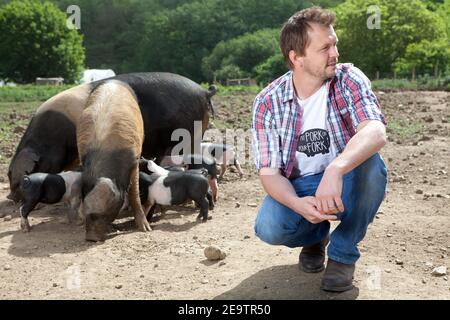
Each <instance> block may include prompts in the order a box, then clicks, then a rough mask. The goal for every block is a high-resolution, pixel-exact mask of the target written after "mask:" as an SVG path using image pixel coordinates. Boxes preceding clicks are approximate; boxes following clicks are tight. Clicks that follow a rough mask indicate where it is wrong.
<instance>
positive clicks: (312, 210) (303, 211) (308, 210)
mask: <svg viewBox="0 0 450 320" xmlns="http://www.w3.org/2000/svg"><path fill="white" fill-rule="evenodd" d="M317 202H318V201H317V199H316V198H315V197H303V198H299V197H296V198H295V200H293V202H292V203H291V208H292V210H294V211H296V212H297V213H298V214H300V215H302V217H303V218H305V219H306V220H308V221H309V222H311V223H313V224H317V223H320V222H322V221H325V220H336V219H337V217H336V216H335V215H327V214H322V213H320V212H319V211H318V210H317Z"/></svg>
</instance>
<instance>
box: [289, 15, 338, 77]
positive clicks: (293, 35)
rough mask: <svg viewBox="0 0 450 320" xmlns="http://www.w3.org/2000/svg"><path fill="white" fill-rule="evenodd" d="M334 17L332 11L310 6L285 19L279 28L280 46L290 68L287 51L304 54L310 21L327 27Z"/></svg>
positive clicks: (290, 63)
mask: <svg viewBox="0 0 450 320" xmlns="http://www.w3.org/2000/svg"><path fill="white" fill-rule="evenodd" d="M335 19H336V14H335V13H334V12H330V11H327V10H324V9H322V8H320V7H311V8H308V9H303V10H301V11H299V12H297V13H295V14H294V15H293V16H292V17H290V18H289V20H288V21H286V23H285V24H284V25H283V29H282V30H281V37H280V48H281V52H282V53H283V56H284V60H285V61H286V64H287V65H288V67H289V68H290V69H292V67H293V65H292V62H291V61H290V60H289V52H290V51H291V50H294V51H295V52H297V53H298V54H300V55H304V54H305V49H306V47H307V46H308V44H309V37H308V29H310V28H311V25H310V23H311V22H315V23H319V24H321V25H323V26H326V27H328V26H332V25H334V21H335Z"/></svg>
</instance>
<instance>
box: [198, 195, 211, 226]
mask: <svg viewBox="0 0 450 320" xmlns="http://www.w3.org/2000/svg"><path fill="white" fill-rule="evenodd" d="M196 203H197V204H198V205H199V206H200V213H199V215H198V216H197V220H200V219H202V222H206V221H207V220H208V206H209V203H208V200H206V197H203V198H201V199H198V200H196Z"/></svg>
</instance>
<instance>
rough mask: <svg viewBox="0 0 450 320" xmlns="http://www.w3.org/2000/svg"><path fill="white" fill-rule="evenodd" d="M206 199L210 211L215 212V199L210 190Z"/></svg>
mask: <svg viewBox="0 0 450 320" xmlns="http://www.w3.org/2000/svg"><path fill="white" fill-rule="evenodd" d="M206 199H208V203H209V210H213V209H214V199H213V195H212V191H211V190H208V192H207V193H206Z"/></svg>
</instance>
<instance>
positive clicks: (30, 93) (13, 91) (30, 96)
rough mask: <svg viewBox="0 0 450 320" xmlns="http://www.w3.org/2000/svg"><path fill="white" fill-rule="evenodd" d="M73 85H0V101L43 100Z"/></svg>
mask: <svg viewBox="0 0 450 320" xmlns="http://www.w3.org/2000/svg"><path fill="white" fill-rule="evenodd" d="M71 87H73V85H63V86H36V85H32V84H29V85H19V86H17V87H0V102H32V101H45V100H47V99H49V98H51V97H52V96H54V95H56V94H57V93H59V92H61V91H64V90H66V89H69V88H71Z"/></svg>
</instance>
